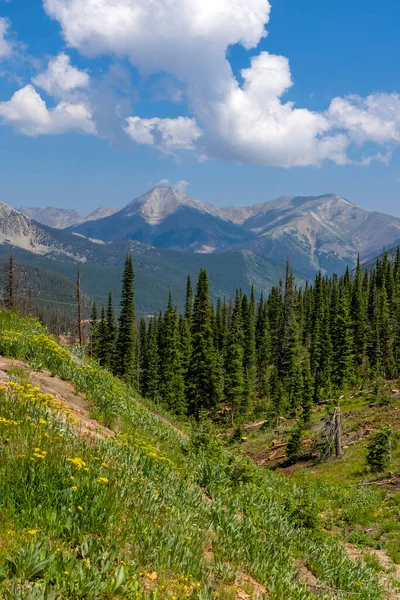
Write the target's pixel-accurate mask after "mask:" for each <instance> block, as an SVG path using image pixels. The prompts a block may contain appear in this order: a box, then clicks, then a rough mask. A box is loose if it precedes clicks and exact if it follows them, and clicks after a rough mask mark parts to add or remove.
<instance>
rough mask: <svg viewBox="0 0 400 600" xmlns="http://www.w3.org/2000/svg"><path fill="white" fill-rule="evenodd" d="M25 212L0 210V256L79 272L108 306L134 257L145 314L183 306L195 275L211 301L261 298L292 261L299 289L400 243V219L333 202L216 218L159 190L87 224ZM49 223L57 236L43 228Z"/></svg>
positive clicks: (306, 201) (213, 211)
mask: <svg viewBox="0 0 400 600" xmlns="http://www.w3.org/2000/svg"><path fill="white" fill-rule="evenodd" d="M23 212H24V213H27V214H28V216H27V214H23ZM23 212H22V211H17V210H15V209H13V208H11V207H9V206H7V205H6V204H2V203H0V256H5V255H7V253H8V252H9V247H10V246H12V247H13V248H14V249H15V253H16V255H17V258H18V260H19V261H21V262H22V263H24V264H29V265H31V266H35V267H41V268H44V269H46V270H47V271H48V272H56V273H58V274H59V275H62V276H63V277H66V278H67V279H69V280H73V279H74V278H75V276H76V264H77V263H78V264H80V265H81V271H82V276H83V286H84V291H85V292H86V293H87V294H88V295H89V296H90V297H92V298H94V299H96V300H98V301H99V302H104V301H105V299H106V294H107V292H108V290H111V291H112V292H113V293H114V294H115V295H116V296H117V299H118V294H119V287H120V278H121V267H122V265H123V262H124V259H125V255H126V254H127V253H132V255H133V258H134V263H135V271H136V289H137V304H138V309H139V310H142V311H143V312H152V311H154V310H158V309H159V308H161V307H163V306H164V304H165V299H166V297H167V295H168V291H169V290H172V291H173V293H174V297H175V299H176V300H177V301H178V302H182V301H183V297H184V289H185V281H186V276H187V275H188V274H190V275H191V276H192V278H193V279H195V278H196V277H197V273H198V270H199V268H200V267H201V266H204V267H206V268H207V270H208V272H209V276H210V281H211V287H212V291H213V295H214V296H217V295H226V296H230V294H231V293H232V289H233V288H234V286H241V287H242V288H243V290H244V291H248V290H249V289H250V286H251V285H252V284H254V286H255V289H256V292H257V293H261V291H265V292H267V291H268V290H269V289H270V288H271V286H272V285H273V284H277V283H278V282H279V279H280V278H281V277H282V276H283V274H284V263H285V261H286V259H287V256H288V255H289V256H290V261H291V264H292V267H293V269H294V272H295V274H296V277H297V280H298V282H299V283H301V282H304V281H305V280H307V279H310V278H313V277H314V275H315V273H316V272H317V271H318V270H322V271H323V272H324V273H327V274H332V273H333V272H338V273H342V272H343V271H344V270H345V268H346V267H347V266H349V267H350V268H352V267H353V266H354V265H355V263H356V260H357V254H358V253H359V254H360V256H361V259H362V260H363V261H368V260H371V259H372V258H373V257H374V256H376V255H377V254H379V253H380V252H381V250H382V247H383V246H385V247H386V248H390V247H392V246H396V245H397V244H399V243H400V219H398V218H396V217H392V216H390V215H386V214H383V213H380V212H374V211H368V210H366V209H364V208H361V207H358V206H356V205H355V204H353V203H352V202H349V201H348V200H346V199H344V198H342V197H340V196H337V195H334V194H325V195H322V196H316V197H293V198H292V197H281V198H278V199H276V200H273V201H270V202H266V203H263V204H255V205H251V206H247V207H224V208H218V207H216V206H213V205H212V204H207V203H204V202H200V201H198V200H194V199H193V198H190V197H189V196H187V195H185V194H184V193H182V192H180V191H178V190H175V189H173V188H171V187H156V188H154V189H152V190H150V191H149V192H147V193H146V194H144V195H143V196H140V197H139V198H135V199H134V200H133V201H131V202H129V204H127V205H126V206H125V207H124V208H122V209H120V210H115V211H113V209H98V210H96V211H95V212H94V213H92V214H91V215H89V216H88V217H86V218H84V217H81V216H80V215H79V213H77V212H76V211H73V210H67V209H66V210H62V209H53V208H46V209H27V208H24V209H23ZM99 216H100V218H96V217H99ZM78 218H79V220H78V221H76V219H78ZM71 220H72V221H74V220H75V223H73V224H72V225H71V224H70V223H71ZM55 222H57V223H58V224H59V225H62V228H61V227H59V228H54V227H51V226H49V223H55ZM66 224H67V227H65V228H64V225H66Z"/></svg>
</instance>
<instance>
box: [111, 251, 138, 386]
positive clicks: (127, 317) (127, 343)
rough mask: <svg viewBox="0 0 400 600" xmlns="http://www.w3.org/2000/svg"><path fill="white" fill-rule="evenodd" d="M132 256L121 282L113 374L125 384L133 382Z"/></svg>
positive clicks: (133, 317) (127, 262)
mask: <svg viewBox="0 0 400 600" xmlns="http://www.w3.org/2000/svg"><path fill="white" fill-rule="evenodd" d="M133 282H134V270H133V263H132V256H131V255H129V254H128V255H127V257H126V260H125V267H124V275H123V280H122V294H121V313H120V317H119V327H118V338H117V347H116V363H115V372H116V374H117V375H119V376H120V377H122V378H123V379H124V380H125V381H126V382H127V383H133V382H134V381H135V375H136V373H135V305H134V300H133V295H134V287H133Z"/></svg>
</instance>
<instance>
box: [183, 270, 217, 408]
mask: <svg viewBox="0 0 400 600" xmlns="http://www.w3.org/2000/svg"><path fill="white" fill-rule="evenodd" d="M187 396H188V400H189V402H190V411H191V413H192V414H194V415H195V416H196V418H198V417H199V414H200V411H201V410H202V409H211V408H215V407H216V406H217V405H218V403H219V402H220V399H221V390H220V380H219V376H218V363H217V356H216V352H215V347H214V339H213V319H212V306H211V301H210V290H209V283H208V276H207V271H206V270H205V269H200V273H199V279H198V283H197V288H196V297H195V300H194V306H193V321H192V354H191V357H190V368H189V373H188V380H187Z"/></svg>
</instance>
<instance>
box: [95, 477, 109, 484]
mask: <svg viewBox="0 0 400 600" xmlns="http://www.w3.org/2000/svg"><path fill="white" fill-rule="evenodd" d="M97 482H98V483H108V479H107V477H99V478H98V480H97Z"/></svg>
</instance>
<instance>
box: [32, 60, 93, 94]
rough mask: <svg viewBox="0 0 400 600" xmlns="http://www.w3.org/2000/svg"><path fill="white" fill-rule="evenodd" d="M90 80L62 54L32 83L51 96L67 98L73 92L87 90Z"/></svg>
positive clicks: (51, 61)
mask: <svg viewBox="0 0 400 600" xmlns="http://www.w3.org/2000/svg"><path fill="white" fill-rule="evenodd" d="M89 80H90V79H89V75H88V74H87V73H86V72H85V71H80V70H79V69H77V68H76V67H73V66H72V65H71V61H70V57H69V56H68V55H67V54H65V53H64V52H61V53H60V54H59V55H58V56H55V57H54V58H52V59H51V60H50V62H49V64H48V67H47V69H46V71H45V72H44V73H40V74H39V75H37V76H36V77H34V78H33V79H32V83H33V84H34V85H35V86H36V87H40V88H42V89H43V90H45V91H46V92H47V93H48V94H50V96H53V97H55V98H65V96H66V95H67V94H68V93H70V92H72V91H73V90H76V89H79V88H80V89H82V88H87V87H88V85H89Z"/></svg>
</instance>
